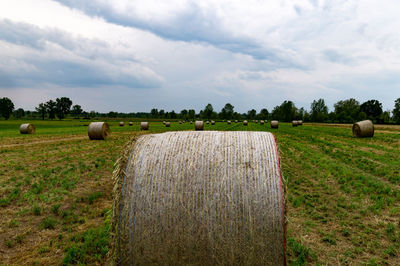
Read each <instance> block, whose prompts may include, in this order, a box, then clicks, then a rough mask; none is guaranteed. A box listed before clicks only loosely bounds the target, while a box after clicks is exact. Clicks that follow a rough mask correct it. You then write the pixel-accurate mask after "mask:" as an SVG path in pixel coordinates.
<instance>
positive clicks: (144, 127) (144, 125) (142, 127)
mask: <svg viewBox="0 0 400 266" xmlns="http://www.w3.org/2000/svg"><path fill="white" fill-rule="evenodd" d="M149 126H150V125H149V122H140V130H149Z"/></svg>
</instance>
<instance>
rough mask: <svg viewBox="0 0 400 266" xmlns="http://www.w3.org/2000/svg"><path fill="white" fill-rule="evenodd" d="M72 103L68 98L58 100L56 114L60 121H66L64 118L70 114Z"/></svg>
mask: <svg viewBox="0 0 400 266" xmlns="http://www.w3.org/2000/svg"><path fill="white" fill-rule="evenodd" d="M71 106H72V101H71V99H70V98H68V97H61V98H57V99H56V114H57V117H58V119H60V120H61V119H64V117H65V116H66V115H67V114H68V113H69V112H70V110H71Z"/></svg>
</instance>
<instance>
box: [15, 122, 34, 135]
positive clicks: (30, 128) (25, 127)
mask: <svg viewBox="0 0 400 266" xmlns="http://www.w3.org/2000/svg"><path fill="white" fill-rule="evenodd" d="M19 132H20V133H21V134H35V133H36V128H35V126H34V125H33V124H29V123H27V124H22V125H20V126H19Z"/></svg>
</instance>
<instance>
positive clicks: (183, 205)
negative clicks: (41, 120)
mask: <svg viewBox="0 0 400 266" xmlns="http://www.w3.org/2000/svg"><path fill="white" fill-rule="evenodd" d="M128 154H129V159H126V158H127V156H128ZM118 162H119V163H118V165H117V168H116V170H115V172H114V173H115V177H116V178H115V180H114V181H115V189H114V195H115V197H114V202H113V219H112V222H113V223H112V229H111V230H112V246H111V249H112V256H111V258H112V259H113V263H114V264H119V265H134V264H136V265H150V264H152V265H201V264H203V265H221V264H223V265H284V262H285V257H284V252H285V250H284V243H285V237H284V232H285V229H284V215H283V214H284V202H283V188H282V180H281V176H280V169H279V159H278V154H277V149H276V144H275V139H274V137H273V135H272V134H271V133H268V132H243V131H242V132H218V131H204V132H195V131H185V132H168V133H163V134H152V135H144V136H142V137H140V138H139V139H138V140H137V141H136V144H134V145H131V146H130V148H129V150H128V151H125V155H124V157H123V158H122V159H119V161H118ZM124 162H125V163H124ZM183 166H184V167H183Z"/></svg>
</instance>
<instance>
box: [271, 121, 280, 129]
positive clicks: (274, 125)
mask: <svg viewBox="0 0 400 266" xmlns="http://www.w3.org/2000/svg"><path fill="white" fill-rule="evenodd" d="M278 126H279V122H278V120H271V128H278Z"/></svg>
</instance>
